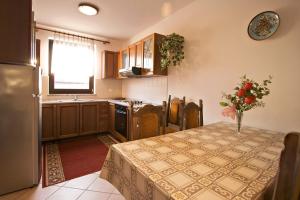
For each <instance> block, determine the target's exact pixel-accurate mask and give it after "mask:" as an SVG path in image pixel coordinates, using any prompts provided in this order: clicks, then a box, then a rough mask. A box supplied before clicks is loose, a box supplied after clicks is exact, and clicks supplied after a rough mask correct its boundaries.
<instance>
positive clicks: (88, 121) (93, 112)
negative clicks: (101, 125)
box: [80, 103, 99, 134]
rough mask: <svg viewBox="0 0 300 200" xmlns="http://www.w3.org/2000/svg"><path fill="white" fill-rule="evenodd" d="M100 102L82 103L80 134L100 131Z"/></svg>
mask: <svg viewBox="0 0 300 200" xmlns="http://www.w3.org/2000/svg"><path fill="white" fill-rule="evenodd" d="M98 107H99V106H98V103H84V104H80V134H85V133H87V134H88V133H94V132H97V131H98V120H99V119H98Z"/></svg>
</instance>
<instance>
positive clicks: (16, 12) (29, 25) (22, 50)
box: [0, 0, 35, 65]
mask: <svg viewBox="0 0 300 200" xmlns="http://www.w3.org/2000/svg"><path fill="white" fill-rule="evenodd" d="M0 27H1V31H0V44H1V45H0V63H8V64H16V65H34V59H35V32H34V23H33V13H32V2H31V0H1V3H0Z"/></svg>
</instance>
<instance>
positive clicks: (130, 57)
mask: <svg viewBox="0 0 300 200" xmlns="http://www.w3.org/2000/svg"><path fill="white" fill-rule="evenodd" d="M163 37H164V36H163V35H160V34H157V33H153V34H151V35H149V36H147V37H146V38H144V39H142V40H140V41H138V42H136V43H134V44H132V45H130V46H129V47H128V48H127V49H124V50H121V51H120V56H119V69H121V68H123V69H125V68H127V69H128V68H132V67H140V68H142V76H141V77H143V76H166V75H168V70H167V69H162V68H161V64H160V60H161V55H160V52H159V46H160V43H161V40H162V38H163ZM117 74H119V73H117ZM118 76H120V75H118ZM136 77H138V76H136Z"/></svg>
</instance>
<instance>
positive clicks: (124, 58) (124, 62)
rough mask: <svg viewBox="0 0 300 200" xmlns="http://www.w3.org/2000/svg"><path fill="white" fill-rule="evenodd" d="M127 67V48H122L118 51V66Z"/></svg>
mask: <svg viewBox="0 0 300 200" xmlns="http://www.w3.org/2000/svg"><path fill="white" fill-rule="evenodd" d="M128 67H129V49H123V50H121V51H120V66H119V68H124V69H126V68H128Z"/></svg>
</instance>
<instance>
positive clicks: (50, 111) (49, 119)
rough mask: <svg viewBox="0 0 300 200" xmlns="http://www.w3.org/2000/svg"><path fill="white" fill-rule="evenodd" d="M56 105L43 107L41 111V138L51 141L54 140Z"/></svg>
mask: <svg viewBox="0 0 300 200" xmlns="http://www.w3.org/2000/svg"><path fill="white" fill-rule="evenodd" d="M55 107H56V105H53V104H46V105H43V110H42V138H43V140H53V139H55V138H56V109H55Z"/></svg>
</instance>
